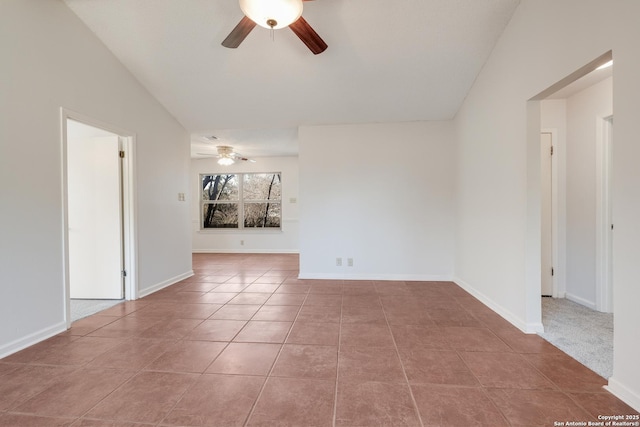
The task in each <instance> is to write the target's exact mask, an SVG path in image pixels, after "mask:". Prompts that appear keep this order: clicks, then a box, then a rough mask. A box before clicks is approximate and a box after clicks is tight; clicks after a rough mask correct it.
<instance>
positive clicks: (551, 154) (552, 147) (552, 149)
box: [551, 145, 553, 156]
mask: <svg viewBox="0 0 640 427" xmlns="http://www.w3.org/2000/svg"><path fill="white" fill-rule="evenodd" d="M551 155H552V156H553V145H552V146H551Z"/></svg>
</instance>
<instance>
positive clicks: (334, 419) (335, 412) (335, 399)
mask: <svg viewBox="0 0 640 427" xmlns="http://www.w3.org/2000/svg"><path fill="white" fill-rule="evenodd" d="M343 311H344V286H343V287H342V301H341V302H340V321H339V322H338V354H337V355H336V357H337V358H338V360H337V361H336V385H335V388H334V392H333V417H332V424H331V425H332V427H336V422H337V418H338V380H339V373H340V349H341V347H342V313H343Z"/></svg>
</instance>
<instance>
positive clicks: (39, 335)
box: [0, 320, 67, 359]
mask: <svg viewBox="0 0 640 427" xmlns="http://www.w3.org/2000/svg"><path fill="white" fill-rule="evenodd" d="M66 330H67V322H66V320H63V321H62V322H58V323H56V324H55V325H53V326H50V327H48V328H44V329H41V330H39V331H37V332H34V333H32V334H29V335H27V336H24V337H20V338H18V339H17V340H14V341H11V342H10V343H7V344H5V345H3V346H2V347H0V359H2V358H3V357H6V356H9V355H10V354H13V353H16V352H18V351H20V350H22V349H25V348H27V347H30V346H32V345H34V344H37V343H39V342H41V341H44V340H46V339H47V338H51V337H52V336H54V335H58V334H59V333H61V332H64V331H66Z"/></svg>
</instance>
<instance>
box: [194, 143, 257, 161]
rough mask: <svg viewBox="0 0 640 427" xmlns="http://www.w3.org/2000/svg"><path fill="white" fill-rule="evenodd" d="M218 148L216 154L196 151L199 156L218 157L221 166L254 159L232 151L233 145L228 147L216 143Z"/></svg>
mask: <svg viewBox="0 0 640 427" xmlns="http://www.w3.org/2000/svg"><path fill="white" fill-rule="evenodd" d="M216 148H217V149H218V154H217V155H215V154H211V153H197V154H198V155H200V156H204V157H216V158H217V159H218V164H219V165H223V166H229V165H232V164H234V163H235V162H236V161H244V162H251V163H255V162H256V161H255V160H253V159H250V158H248V157H245V156H243V155H241V154H238V153H236V152H234V151H233V147H229V146H228V145H218V146H217V147H216Z"/></svg>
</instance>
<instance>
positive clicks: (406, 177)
mask: <svg viewBox="0 0 640 427" xmlns="http://www.w3.org/2000/svg"><path fill="white" fill-rule="evenodd" d="M453 136H454V135H453V127H452V123H451V122H412V123H387V124H363V125H337V126H307V127H301V128H300V130H299V139H300V154H299V159H300V276H301V277H305V278H349V279H405V280H429V279H432V280H438V279H441V280H443V279H450V278H451V277H452V274H453V227H454V221H455V220H454V207H453V199H454V196H453V177H454V173H453V170H454V164H453V153H454V151H453V150H454V143H453ZM337 257H342V258H343V266H342V267H338V266H336V258H337ZM347 258H353V261H354V265H353V267H349V266H347Z"/></svg>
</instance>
